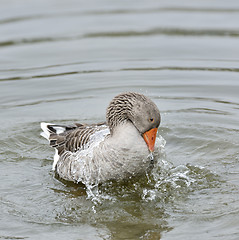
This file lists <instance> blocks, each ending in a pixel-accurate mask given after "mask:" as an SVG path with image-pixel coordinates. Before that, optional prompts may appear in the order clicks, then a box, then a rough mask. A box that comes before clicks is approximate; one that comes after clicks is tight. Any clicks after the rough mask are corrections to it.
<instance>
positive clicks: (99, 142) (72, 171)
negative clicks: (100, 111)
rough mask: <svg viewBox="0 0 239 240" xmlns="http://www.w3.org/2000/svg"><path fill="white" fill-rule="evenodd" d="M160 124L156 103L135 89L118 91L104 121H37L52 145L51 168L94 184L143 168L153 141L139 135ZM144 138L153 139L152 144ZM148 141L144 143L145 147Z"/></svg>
mask: <svg viewBox="0 0 239 240" xmlns="http://www.w3.org/2000/svg"><path fill="white" fill-rule="evenodd" d="M159 124H160V113H159V110H158V108H157V106H156V105H155V104H154V103H153V102H152V101H151V100H150V99H149V98H147V97H146V96H144V95H142V94H139V93H132V92H129V93H122V94H119V95H117V96H116V97H114V98H113V99H112V101H111V102H110V104H109V106H108V108H107V111H106V123H100V124H92V125H87V124H74V125H71V126H63V125H56V124H50V123H41V127H42V129H43V131H44V133H43V134H42V136H44V137H45V138H46V139H48V140H49V142H50V146H52V147H54V148H55V149H56V154H55V157H54V163H53V168H54V169H55V171H56V173H57V174H58V175H59V176H60V177H61V178H63V179H66V180H69V181H73V182H79V181H81V182H83V183H85V184H86V183H89V184H95V183H98V182H103V181H106V180H108V179H119V180H120V179H124V178H126V177H128V176H131V175H135V174H139V173H142V171H145V170H146V169H147V167H148V165H149V163H150V161H149V162H148V161H145V158H147V155H148V153H149V150H150V151H153V150H152V149H153V147H154V141H155V139H153V138H152V139H153V140H151V139H149V138H148V137H146V138H145V137H143V135H144V134H145V133H148V132H149V131H150V130H151V129H156V131H154V134H155V136H154V138H155V137H156V132H157V128H158V126H159ZM148 141H153V142H152V146H151V145H150V146H149V145H148ZM147 145H148V147H147Z"/></svg>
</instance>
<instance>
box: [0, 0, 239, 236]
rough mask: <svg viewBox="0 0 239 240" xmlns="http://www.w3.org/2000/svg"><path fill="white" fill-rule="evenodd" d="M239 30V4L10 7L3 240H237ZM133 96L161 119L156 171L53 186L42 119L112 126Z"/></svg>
mask: <svg viewBox="0 0 239 240" xmlns="http://www.w3.org/2000/svg"><path fill="white" fill-rule="evenodd" d="M238 23H239V2H238V1H236V0H234V1H233V0H230V1H226V2H225V1H220V0H219V1H216V2H215V1H201V0H200V1H199V0H198V1H197V0H196V1H193V2H192V1H187V0H182V1H160V2H157V1H153V0H152V1H147V2H144V1H130V2H129V1H114V2H108V1H103V0H101V1H91V2H85V1H50V2H49V1H27V0H26V1H14V0H11V1H2V2H1V3H0V116H1V117H0V146H1V147H0V176H1V185H0V208H1V212H0V239H46V238H47V239H66V238H67V239H77V240H79V239H84V240H85V239H165V240H169V239H214V238H215V239H233V240H234V239H235V240H236V239H238V238H239V225H238V222H239V208H238V202H239V193H238V187H239V184H238V182H239V181H238V180H239V177H238V176H239V164H238V149H239V134H238V133H239V129H238V119H239V95H238V93H239V81H238V77H239V67H238V66H239V58H238V56H239V48H238V37H239V31H238ZM124 91H137V92H141V93H143V94H145V95H147V96H149V97H150V98H152V99H153V101H154V102H155V103H156V104H157V106H158V108H159V109H160V111H161V114H162V123H161V127H160V129H159V136H158V137H160V136H161V137H162V138H161V141H160V144H161V146H162V152H161V155H160V157H159V158H158V161H157V164H156V165H155V168H154V169H153V171H152V173H151V174H149V175H147V174H145V176H142V177H141V178H140V179H129V181H127V182H125V183H107V184H105V185H103V186H100V187H99V188H98V189H92V191H89V189H85V187H84V186H82V185H74V184H70V183H67V182H64V181H61V180H60V179H58V178H56V177H55V176H54V173H53V172H52V170H51V168H52V161H53V154H54V151H53V149H51V148H50V147H49V146H48V145H47V142H46V141H45V139H43V138H41V137H40V135H39V134H40V128H39V123H40V122H41V121H46V122H56V123H61V124H68V123H72V122H85V123H93V122H100V121H104V120H105V109H106V107H107V105H108V103H109V101H110V100H111V99H112V97H113V96H115V95H116V94H118V93H120V92H124ZM163 139H164V140H165V141H166V145H165V146H164V147H163V145H164V144H165V142H164V140H163Z"/></svg>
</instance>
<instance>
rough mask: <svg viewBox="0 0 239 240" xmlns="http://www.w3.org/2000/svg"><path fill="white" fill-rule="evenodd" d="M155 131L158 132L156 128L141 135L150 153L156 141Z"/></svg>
mask: <svg viewBox="0 0 239 240" xmlns="http://www.w3.org/2000/svg"><path fill="white" fill-rule="evenodd" d="M157 131H158V128H153V129H151V130H149V131H147V132H145V133H144V134H143V137H144V141H145V142H146V144H147V145H148V148H149V150H150V152H153V151H154V144H155V140H156V134H157Z"/></svg>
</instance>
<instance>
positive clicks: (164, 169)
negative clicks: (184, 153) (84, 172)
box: [86, 136, 219, 212]
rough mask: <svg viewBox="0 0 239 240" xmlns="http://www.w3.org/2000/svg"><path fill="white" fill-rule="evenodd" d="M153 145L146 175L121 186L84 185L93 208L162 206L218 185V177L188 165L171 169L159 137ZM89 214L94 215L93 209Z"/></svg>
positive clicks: (108, 183) (117, 183) (110, 184)
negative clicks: (119, 204) (123, 203)
mask: <svg viewBox="0 0 239 240" xmlns="http://www.w3.org/2000/svg"><path fill="white" fill-rule="evenodd" d="M156 144H157V146H156V149H155V152H154V153H150V154H149V155H148V156H147V161H150V162H151V164H150V167H149V169H148V171H146V172H145V175H143V176H140V177H139V176H132V177H130V178H128V179H127V180H125V181H121V182H117V181H110V182H107V183H104V184H101V185H98V184H96V185H86V187H87V197H88V199H90V200H91V201H92V202H93V203H94V205H95V206H99V205H101V204H103V203H105V202H117V201H119V200H120V201H122V200H125V201H127V200H129V199H131V200H132V199H135V200H136V199H137V201H145V202H152V201H157V202H160V203H161V204H164V203H166V202H169V201H175V200H176V199H181V198H185V197H187V196H188V194H189V193H190V192H191V191H194V190H196V189H202V188H208V187H213V186H215V185H216V184H217V183H218V181H219V177H218V176H217V175H216V174H215V173H213V172H211V171H209V170H207V169H206V168H203V167H201V166H193V165H190V164H186V165H179V166H174V164H172V163H171V162H169V161H168V160H167V156H166V153H165V144H166V141H165V140H164V139H163V137H161V136H159V137H158V138H157V139H156ZM92 210H93V212H94V211H96V208H94V209H92Z"/></svg>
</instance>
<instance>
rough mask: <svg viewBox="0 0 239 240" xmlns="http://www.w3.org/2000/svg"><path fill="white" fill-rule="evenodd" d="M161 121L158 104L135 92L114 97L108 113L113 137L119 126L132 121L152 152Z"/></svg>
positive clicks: (108, 121)
mask: <svg viewBox="0 0 239 240" xmlns="http://www.w3.org/2000/svg"><path fill="white" fill-rule="evenodd" d="M160 120H161V117H160V112H159V110H158V108H157V106H156V104H155V103H154V102H153V101H152V100H151V99H149V98H148V97H146V96H144V95H143V94H139V93H134V92H128V93H121V94H119V95H117V96H116V97H114V98H113V99H112V101H111V102H110V104H109V106H108V108H107V113H106V122H107V125H108V126H109V129H110V133H111V134H112V135H113V134H114V129H115V128H116V127H117V126H118V125H120V124H123V123H125V122H127V121H130V122H131V123H132V124H133V125H134V126H135V128H136V129H137V130H138V132H139V134H140V135H141V136H142V137H143V138H144V140H145V142H146V144H147V146H148V149H149V150H150V151H151V152H153V151H154V144H155V140H156V134H157V130H158V126H159V124H160Z"/></svg>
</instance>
